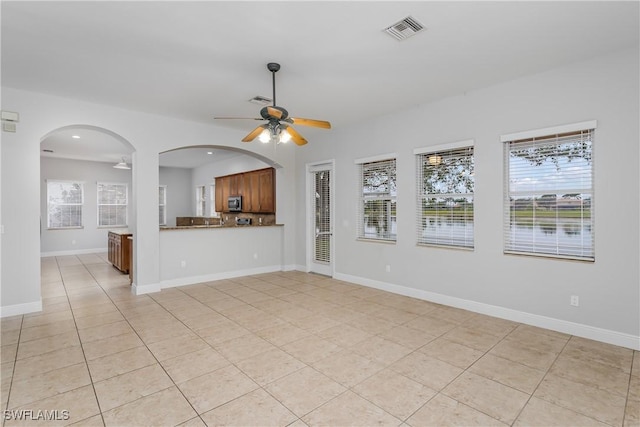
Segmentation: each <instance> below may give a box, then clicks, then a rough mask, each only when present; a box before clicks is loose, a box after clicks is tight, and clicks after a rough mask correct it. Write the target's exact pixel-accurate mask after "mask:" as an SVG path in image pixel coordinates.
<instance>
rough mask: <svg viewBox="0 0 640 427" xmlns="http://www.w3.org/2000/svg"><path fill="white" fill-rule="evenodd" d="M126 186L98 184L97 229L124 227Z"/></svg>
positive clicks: (125, 223) (125, 220)
mask: <svg viewBox="0 0 640 427" xmlns="http://www.w3.org/2000/svg"><path fill="white" fill-rule="evenodd" d="M126 225H127V184H110V183H103V182H99V183H98V227H126Z"/></svg>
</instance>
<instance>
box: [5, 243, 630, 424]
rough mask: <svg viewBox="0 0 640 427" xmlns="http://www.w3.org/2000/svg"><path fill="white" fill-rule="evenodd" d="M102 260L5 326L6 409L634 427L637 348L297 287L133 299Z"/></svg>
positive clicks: (224, 285)
mask: <svg viewBox="0 0 640 427" xmlns="http://www.w3.org/2000/svg"><path fill="white" fill-rule="evenodd" d="M105 258H106V255H105V254H99V255H82V256H68V257H55V258H54V257H51V258H44V259H43V260H42V296H43V306H44V310H43V311H42V312H41V313H35V314H29V315H24V316H16V317H12V318H4V319H2V322H1V325H2V370H1V378H2V380H1V385H2V388H1V398H2V406H3V409H9V410H20V409H26V410H33V411H34V413H36V412H35V411H38V410H48V411H53V410H58V411H62V410H67V411H69V415H70V418H69V419H68V420H58V421H56V422H53V421H49V422H43V421H40V422H37V423H35V424H40V425H59V424H73V425H78V426H101V425H107V426H142V425H150V426H165V425H166V426H169V425H183V426H204V425H208V426H213V425H236V426H252V425H256V426H272V425H273V426H276V425H278V426H286V425H292V426H305V425H309V426H315V425H324V426H344V425H363V426H371V425H391V426H400V425H402V426H431V425H433V426H442V425H487V426H489V425H491V426H493V425H516V426H523V425H528V426H531V425H534V426H551V425H563V426H590V425H599V426H606V425H609V426H638V425H640V356H639V355H638V352H634V351H632V350H629V349H625V348H621V347H616V346H612V345H607V344H602V343H599V342H594V341H589V340H586V339H582V338H577V337H573V336H569V335H564V334H560V333H557V332H552V331H548V330H544V329H539V328H535V327H531V326H526V325H522V324H518V323H514V322H509V321H505V320H501V319H496V318H491V317H488V316H483V315H478V314H474V313H471V312H468V311H464V310H459V309H455V308H450V307H445V306H441V305H437V304H433V303H429V302H425V301H420V300H416V299H411V298H407V297H403V296H399V295H394V294H390V293H387V292H382V291H379V290H375V289H370V288H366V287H362V286H358V285H354V284H350V283H345V282H341V281H338V280H333V279H328V278H326V277H322V276H317V275H312V274H305V273H300V272H286V273H272V274H263V275H258V276H251V277H242V278H237V279H233V280H221V281H216V282H209V283H202V284H197V285H192V286H185V287H181V288H173V289H166V290H163V291H162V292H160V293H157V294H151V295H143V296H133V295H132V294H131V293H130V289H129V285H128V277H127V276H124V275H122V274H119V273H118V272H117V271H116V270H115V269H114V268H113V267H111V265H109V264H108V263H107V262H106V259H105ZM57 415H58V418H64V413H62V412H60V413H59V414H57ZM4 418H7V416H6V415H5V417H4ZM16 424H20V423H18V422H16V421H15V420H11V419H9V420H6V421H4V425H6V426H11V425H16ZM31 424H34V423H31Z"/></svg>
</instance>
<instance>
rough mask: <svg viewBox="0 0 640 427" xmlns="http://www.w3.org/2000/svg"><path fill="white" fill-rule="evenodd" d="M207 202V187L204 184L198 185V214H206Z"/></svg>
mask: <svg viewBox="0 0 640 427" xmlns="http://www.w3.org/2000/svg"><path fill="white" fill-rule="evenodd" d="M206 203H207V188H206V187H205V186H204V185H199V186H197V187H196V216H204V213H205V212H206Z"/></svg>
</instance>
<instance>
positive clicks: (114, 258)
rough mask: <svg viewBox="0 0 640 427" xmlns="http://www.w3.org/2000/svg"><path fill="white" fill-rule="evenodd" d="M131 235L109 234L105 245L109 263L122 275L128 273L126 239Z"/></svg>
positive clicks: (128, 250)
mask: <svg viewBox="0 0 640 427" xmlns="http://www.w3.org/2000/svg"><path fill="white" fill-rule="evenodd" d="M129 236H132V234H131V233H114V232H112V231H110V232H109V238H108V239H109V240H108V244H107V249H108V251H107V252H108V257H109V262H110V263H111V264H113V266H114V267H115V268H117V269H118V270H120V271H122V272H123V273H129V262H130V258H129V257H130V244H129V240H128V239H127V238H128V237H129Z"/></svg>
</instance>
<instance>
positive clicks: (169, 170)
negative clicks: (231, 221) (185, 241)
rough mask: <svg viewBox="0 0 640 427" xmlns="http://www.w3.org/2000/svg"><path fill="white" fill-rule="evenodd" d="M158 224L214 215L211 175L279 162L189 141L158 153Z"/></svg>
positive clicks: (162, 224)
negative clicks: (188, 143)
mask: <svg viewBox="0 0 640 427" xmlns="http://www.w3.org/2000/svg"><path fill="white" fill-rule="evenodd" d="M158 164H159V185H160V188H159V201H160V207H159V218H160V221H159V222H160V226H161V227H162V226H167V227H172V226H175V225H177V224H176V221H177V218H185V217H206V218H215V217H218V216H219V214H220V212H218V211H216V209H215V194H216V191H215V178H216V177H218V176H224V175H231V174H237V173H243V172H248V171H251V170H257V169H263V168H268V167H273V168H275V169H276V171H277V170H279V169H281V168H282V166H281V165H280V164H278V163H277V162H275V161H273V160H271V159H269V158H268V157H265V156H263V155H261V154H259V153H255V152H252V151H248V150H243V149H240V148H236V147H228V146H221V145H189V146H184V147H179V148H175V149H171V150H167V151H164V152H162V153H160V154H159V161H158Z"/></svg>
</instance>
